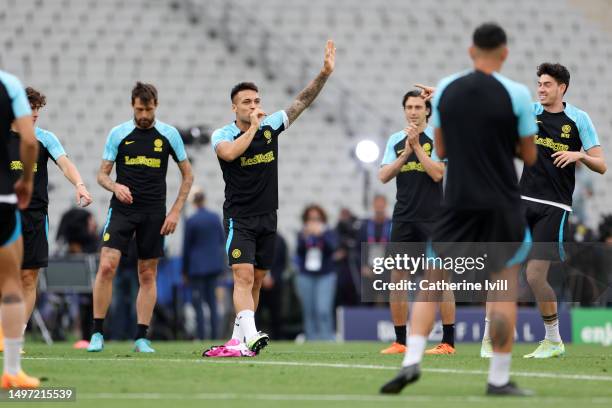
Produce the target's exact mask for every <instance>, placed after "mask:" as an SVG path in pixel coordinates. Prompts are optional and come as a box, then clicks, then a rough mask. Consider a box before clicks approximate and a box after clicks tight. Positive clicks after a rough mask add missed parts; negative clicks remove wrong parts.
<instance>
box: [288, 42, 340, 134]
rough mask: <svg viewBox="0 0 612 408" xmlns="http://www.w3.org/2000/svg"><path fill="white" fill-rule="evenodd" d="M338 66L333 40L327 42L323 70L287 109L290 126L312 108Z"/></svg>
mask: <svg viewBox="0 0 612 408" xmlns="http://www.w3.org/2000/svg"><path fill="white" fill-rule="evenodd" d="M335 64H336V47H335V46H334V42H333V41H332V40H328V41H327V47H326V48H325V59H324V61H323V68H322V69H321V72H320V73H319V75H317V77H316V78H315V79H314V80H313V81H312V82H311V83H310V84H308V86H307V87H306V88H304V89H303V90H302V92H300V93H299V95H298V96H297V97H296V98H295V100H294V101H293V103H292V104H291V106H289V107H288V108H287V109H285V112H286V113H287V117H288V118H289V125H291V124H292V123H293V122H294V121H295V120H296V119H297V118H298V116H300V114H301V113H302V112H304V109H306V108H307V107H309V106H310V104H311V103H312V101H314V100H315V99H316V97H317V95H319V92H321V89H323V86H324V85H325V82H327V78H329V76H330V75H331V73H332V72H333V71H334V66H335Z"/></svg>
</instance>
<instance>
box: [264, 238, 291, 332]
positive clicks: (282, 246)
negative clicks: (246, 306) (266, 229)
mask: <svg viewBox="0 0 612 408" xmlns="http://www.w3.org/2000/svg"><path fill="white" fill-rule="evenodd" d="M288 263H289V251H288V249H287V243H286V242H285V238H283V236H282V235H281V234H280V233H279V232H278V231H277V232H276V248H275V249H274V262H273V263H272V267H271V268H270V273H269V274H267V275H266V276H265V277H264V280H263V283H262V285H261V296H260V297H259V309H258V310H257V313H258V315H259V316H262V317H260V321H261V327H262V329H263V330H264V331H265V332H266V333H270V335H271V336H272V337H273V338H275V339H281V338H283V321H282V299H283V286H284V283H283V275H284V273H285V270H286V269H287V265H288ZM264 314H267V316H264Z"/></svg>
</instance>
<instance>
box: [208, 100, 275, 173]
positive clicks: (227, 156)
mask: <svg viewBox="0 0 612 408" xmlns="http://www.w3.org/2000/svg"><path fill="white" fill-rule="evenodd" d="M265 116H266V114H265V112H264V111H262V110H261V109H259V108H256V109H255V110H254V111H253V112H251V114H250V115H249V117H250V118H251V126H250V127H249V129H248V130H247V131H246V132H244V133H243V134H242V135H240V137H239V138H237V139H236V140H233V141H231V142H230V141H229V140H224V141H222V142H220V143H219V144H218V145H217V147H215V152H216V153H217V156H219V158H221V159H222V160H225V161H226V162H231V161H234V160H236V159H237V158H238V157H240V156H242V154H243V153H244V152H245V151H246V150H247V149H248V148H249V146H250V145H251V142H252V141H253V138H254V137H255V134H256V133H257V130H258V129H259V125H260V123H261V121H262V120H263V118H264V117H265ZM213 136H214V135H213Z"/></svg>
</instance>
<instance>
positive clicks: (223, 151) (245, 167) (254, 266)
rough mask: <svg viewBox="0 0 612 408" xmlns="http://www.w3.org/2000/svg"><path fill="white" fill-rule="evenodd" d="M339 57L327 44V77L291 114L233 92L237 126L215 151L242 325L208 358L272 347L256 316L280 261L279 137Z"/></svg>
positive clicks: (244, 87) (250, 91)
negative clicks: (271, 273) (261, 294)
mask: <svg viewBox="0 0 612 408" xmlns="http://www.w3.org/2000/svg"><path fill="white" fill-rule="evenodd" d="M335 55H336V49H335V47H334V43H333V41H331V40H330V41H327V46H326V49H325V58H324V62H323V68H322V69H321V72H320V73H319V74H318V75H317V77H316V78H315V79H314V80H313V81H312V82H310V84H308V86H306V88H304V89H303V90H302V91H301V92H300V93H299V94H298V96H297V98H296V99H295V100H294V101H293V103H292V104H291V105H290V106H289V107H288V108H287V109H285V110H281V111H278V112H275V113H273V114H271V115H266V113H265V112H264V111H263V110H262V108H261V98H260V97H259V90H258V88H257V86H256V85H255V84H253V83H250V82H242V83H239V84H237V85H236V86H234V88H233V89H232V91H231V94H230V97H231V101H232V111H233V112H234V113H235V114H236V120H235V121H234V122H232V123H230V124H229V125H227V126H225V127H223V128H221V129H217V130H215V132H214V133H213V135H212V146H213V149H214V151H215V153H216V154H217V156H218V158H219V164H220V165H221V170H222V172H223V179H224V181H225V203H224V204H223V212H224V226H225V230H226V233H227V243H226V247H225V248H226V251H227V255H228V258H229V264H230V265H231V267H232V272H233V275H234V295H233V300H234V307H235V309H236V320H235V324H234V332H233V333H232V338H231V339H230V340H229V341H228V342H227V343H225V345H223V346H221V347H213V348H211V349H209V350H206V351H205V352H204V355H205V356H208V357H217V356H227V355H237V356H240V355H249V353H255V354H256V353H258V352H259V351H260V350H261V349H263V348H264V347H265V346H266V345H267V344H268V342H269V337H268V335H267V334H265V333H262V332H258V331H257V328H256V326H255V310H256V309H257V303H258V301H259V290H260V288H261V285H262V282H263V279H264V277H265V275H266V273H267V272H268V270H269V269H270V267H271V266H272V262H273V260H274V245H275V242H276V210H277V209H278V136H279V135H280V134H281V132H283V131H284V130H286V129H287V128H288V127H289V126H290V125H291V124H292V123H293V122H294V121H295V120H296V119H297V118H298V116H300V114H301V113H302V112H303V111H304V110H305V109H306V108H308V107H309V106H310V104H311V103H312V102H313V101H314V100H315V98H316V97H317V95H318V94H319V92H320V91H321V89H323V86H324V85H325V83H326V82H327V79H328V78H329V76H330V75H331V74H332V72H333V70H334V65H335ZM247 349H248V350H247ZM234 351H235V353H233V352H234Z"/></svg>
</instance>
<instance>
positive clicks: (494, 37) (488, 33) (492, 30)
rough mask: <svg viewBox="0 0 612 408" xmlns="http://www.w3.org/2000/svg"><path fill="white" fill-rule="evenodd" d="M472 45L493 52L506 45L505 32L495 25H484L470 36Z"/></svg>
mask: <svg viewBox="0 0 612 408" xmlns="http://www.w3.org/2000/svg"><path fill="white" fill-rule="evenodd" d="M472 41H473V43H474V45H475V46H476V47H478V48H480V49H482V50H494V49H496V48H497V47H500V46H502V45H506V44H507V42H508V40H507V37H506V32H505V31H504V29H503V28H501V26H500V25H499V24H497V23H484V24H481V25H480V26H478V27H477V28H476V30H474V34H473V35H472Z"/></svg>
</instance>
